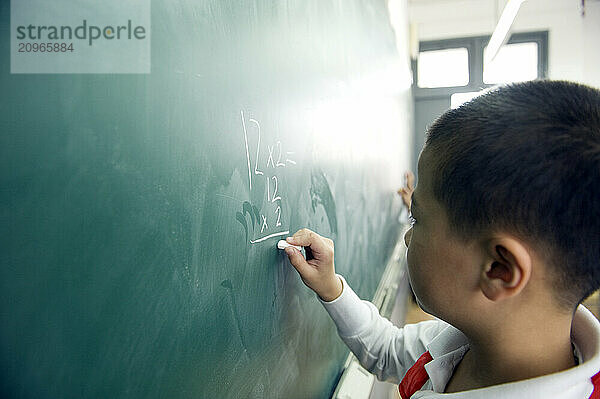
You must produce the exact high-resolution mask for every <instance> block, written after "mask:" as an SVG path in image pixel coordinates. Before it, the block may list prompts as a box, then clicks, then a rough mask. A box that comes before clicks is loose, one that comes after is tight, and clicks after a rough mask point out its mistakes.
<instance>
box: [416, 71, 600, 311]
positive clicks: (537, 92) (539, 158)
mask: <svg viewBox="0 0 600 399" xmlns="http://www.w3.org/2000/svg"><path fill="white" fill-rule="evenodd" d="M423 164H426V167H424V165H423ZM422 169H426V170H425V171H423V170H422ZM423 172H425V174H426V178H427V182H426V185H427V186H428V187H423V188H422V191H423V190H425V189H427V191H428V192H429V193H430V194H431V195H432V197H433V198H434V199H435V202H436V203H437V204H439V205H440V206H441V208H442V209H443V211H444V212H445V216H446V219H447V226H448V230H449V232H450V233H451V234H452V235H453V236H455V237H456V238H457V239H458V240H460V241H461V242H464V243H469V242H474V241H477V240H478V239H479V238H480V237H490V236H492V235H493V234H494V233H496V232H503V233H509V234H511V235H513V236H514V237H517V238H518V239H520V240H522V241H523V242H524V243H526V245H528V246H529V247H530V248H532V249H533V250H534V251H535V253H536V254H538V255H540V256H541V258H542V261H543V263H544V264H545V265H546V266H547V267H546V270H544V271H541V273H546V274H545V275H544V276H543V279H545V280H546V281H547V282H548V286H549V287H550V289H551V290H552V291H553V294H554V298H555V299H556V300H557V302H558V303H559V304H560V305H563V306H564V307H565V308H568V309H571V310H572V309H574V307H575V306H576V305H577V304H578V303H580V302H581V301H582V300H583V299H584V298H585V297H587V296H588V295H589V294H591V293H592V292H593V291H595V290H596V289H598V288H600V91H598V90H595V89H592V88H589V87H586V86H582V85H578V84H575V83H569V82H558V81H534V82H527V83H521V84H513V85H509V86H505V87H500V88H496V89H494V90H492V91H490V92H488V93H486V94H484V95H481V96H479V97H477V98H475V99H474V100H472V101H470V102H468V103H466V104H464V105H463V106H461V107H459V108H457V109H453V110H450V111H448V112H446V113H445V114H444V115H442V116H441V117H440V118H438V119H437V120H436V121H435V122H434V123H433V125H432V126H431V127H430V128H429V129H428V132H427V138H426V142H425V147H424V149H423V153H422V155H421V160H420V163H419V174H422V173H423ZM419 183H420V182H419ZM415 199H416V200H417V208H418V200H419V190H418V189H417V190H416V191H415ZM415 217H416V219H417V222H416V225H415V227H414V228H413V230H414V231H413V232H412V234H416V233H417V231H418V230H417V226H418V225H419V217H418V216H417V215H415ZM425 217H426V216H425ZM428 234H429V233H428ZM503 250H504V249H502V251H503ZM409 252H410V249H409ZM497 256H498V257H499V259H501V261H500V263H502V257H503V256H504V255H503V254H502V253H499V254H497ZM506 256H512V255H511V254H508V255H506ZM409 261H410V258H409ZM488 273H489V271H488ZM494 273H500V274H498V275H499V276H500V277H502V275H501V273H503V271H502V270H499V271H497V272H494ZM531 273H540V271H533V272H531ZM538 276H539V274H538ZM510 278H512V277H510V276H509V277H507V279H510ZM465 284H469V282H466V283H465Z"/></svg>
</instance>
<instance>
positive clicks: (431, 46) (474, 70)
mask: <svg viewBox="0 0 600 399" xmlns="http://www.w3.org/2000/svg"><path fill="white" fill-rule="evenodd" d="M490 37H491V36H472V37H461V38H454V39H444V40H429V41H422V42H420V43H419V53H420V52H422V51H431V50H447V49H452V48H466V49H467V52H468V56H469V62H468V65H469V83H468V84H467V85H466V86H451V87H434V88H426V87H419V86H417V84H418V72H417V71H418V68H417V67H418V60H416V61H413V68H412V70H413V92H414V94H415V97H416V98H430V97H443V96H451V95H452V94H454V93H466V92H472V91H479V90H483V89H485V88H488V87H492V86H495V85H494V84H488V83H484V82H483V49H484V48H485V46H486V45H487V44H488V42H489V41H490ZM531 42H533V43H536V44H537V51H538V73H537V75H538V76H537V78H538V79H544V78H547V77H548V31H537V32H521V33H513V34H512V35H511V36H510V38H509V40H508V41H507V44H515V43H531Z"/></svg>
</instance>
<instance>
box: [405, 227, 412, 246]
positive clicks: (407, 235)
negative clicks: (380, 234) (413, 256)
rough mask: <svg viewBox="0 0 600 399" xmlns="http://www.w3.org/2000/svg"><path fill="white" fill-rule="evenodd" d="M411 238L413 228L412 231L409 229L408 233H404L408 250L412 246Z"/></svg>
mask: <svg viewBox="0 0 600 399" xmlns="http://www.w3.org/2000/svg"><path fill="white" fill-rule="evenodd" d="M411 237H412V227H411V228H410V229H408V231H407V232H406V233H404V244H406V247H407V248H408V246H409V245H410V239H411Z"/></svg>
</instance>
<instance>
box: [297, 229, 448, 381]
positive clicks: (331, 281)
mask: <svg viewBox="0 0 600 399" xmlns="http://www.w3.org/2000/svg"><path fill="white" fill-rule="evenodd" d="M287 241H288V242H289V243H290V244H294V245H301V246H303V247H305V249H306V254H307V259H304V257H303V256H302V254H301V253H300V252H299V251H298V250H296V249H295V248H292V247H288V248H286V249H285V251H286V254H287V255H288V257H289V259H290V262H291V263H292V265H293V266H294V267H295V268H296V270H297V271H298V273H299V274H300V277H301V278H302V281H303V282H304V283H305V284H306V285H307V286H308V287H309V288H311V289H312V290H313V291H315V293H316V294H317V295H318V296H319V297H320V298H321V301H322V302H323V305H324V306H325V309H326V310H327V312H328V313H329V314H330V315H331V317H332V319H333V321H334V322H335V323H336V325H337V328H338V332H339V334H340V337H341V338H342V340H343V341H344V342H345V343H346V345H348V347H349V348H350V349H351V350H352V352H354V354H355V355H356V357H357V358H358V359H359V361H360V363H361V365H362V366H363V367H365V368H366V369H367V370H369V371H370V372H371V373H373V374H375V375H376V376H377V378H379V379H380V380H384V381H390V382H399V380H400V379H401V378H402V376H403V375H404V373H405V371H406V369H407V368H409V367H410V366H412V365H413V364H414V362H415V361H416V360H417V359H418V358H419V356H421V355H422V354H423V353H424V352H425V350H426V348H425V345H426V344H427V343H428V342H429V341H430V340H431V339H432V338H433V337H434V336H435V335H437V333H439V331H441V330H442V329H443V328H444V327H445V325H444V324H443V323H442V322H439V321H431V322H425V323H419V324H414V325H410V326H407V327H405V328H403V329H399V328H397V327H395V326H394V325H392V323H391V322H390V321H389V320H387V319H385V318H383V317H381V316H380V315H379V312H378V311H377V308H375V306H374V305H373V304H372V303H370V302H367V301H361V300H360V299H359V298H358V296H357V295H356V294H355V293H354V291H352V289H351V288H350V286H348V284H347V283H346V282H345V280H344V279H343V277H341V276H339V275H336V274H335V266H334V262H333V253H334V251H333V247H334V246H333V242H332V241H331V240H329V239H327V238H324V237H321V236H319V235H318V234H316V233H314V232H312V231H310V230H308V229H302V230H300V231H298V232H297V233H296V234H294V236H293V237H288V238H287Z"/></svg>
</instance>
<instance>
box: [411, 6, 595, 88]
mask: <svg viewBox="0 0 600 399" xmlns="http://www.w3.org/2000/svg"><path fill="white" fill-rule="evenodd" d="M506 2H507V0H411V1H409V18H410V22H411V24H413V26H414V27H415V28H416V29H413V32H415V31H416V32H417V35H418V39H419V40H435V39H449V38H454V37H464V36H479V35H490V34H491V33H492V31H493V30H494V27H495V26H496V21H497V20H498V18H499V16H500V14H501V13H502V10H503V9H504V6H505V4H506ZM585 10H586V15H585V17H582V15H581V12H582V8H581V1H580V0H527V1H525V3H523V5H522V6H521V9H520V11H519V14H518V15H517V18H516V20H515V23H514V24H513V30H512V31H513V32H530V31H539V30H548V31H549V33H548V40H549V48H548V74H549V77H550V78H551V79H567V80H573V81H578V82H583V83H587V84H589V85H592V86H596V87H600V1H598V0H587V1H586V8H585Z"/></svg>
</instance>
